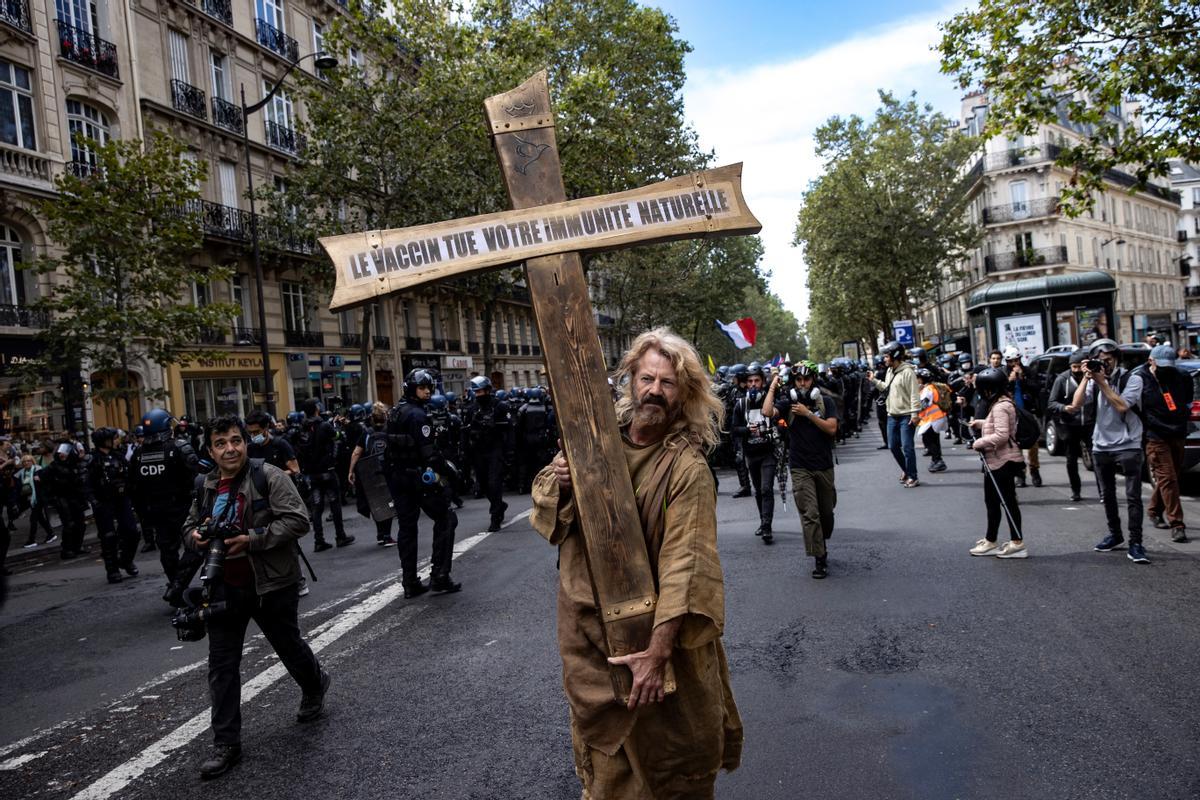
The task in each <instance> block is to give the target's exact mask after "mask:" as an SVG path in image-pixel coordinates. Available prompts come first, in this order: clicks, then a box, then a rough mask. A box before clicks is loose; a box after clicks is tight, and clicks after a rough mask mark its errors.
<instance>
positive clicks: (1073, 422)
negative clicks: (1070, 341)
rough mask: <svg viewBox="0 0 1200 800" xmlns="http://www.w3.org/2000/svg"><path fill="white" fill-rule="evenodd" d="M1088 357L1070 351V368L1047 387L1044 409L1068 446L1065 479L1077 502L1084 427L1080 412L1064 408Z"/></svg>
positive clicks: (1073, 499)
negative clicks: (1048, 390)
mask: <svg viewBox="0 0 1200 800" xmlns="http://www.w3.org/2000/svg"><path fill="white" fill-rule="evenodd" d="M1086 360H1087V352H1086V351H1084V350H1076V351H1075V352H1074V353H1071V360H1070V364H1069V369H1066V370H1063V371H1062V372H1061V373H1060V374H1059V376H1058V377H1057V378H1055V379H1054V385H1053V386H1052V387H1051V388H1050V397H1049V399H1048V400H1047V401H1046V406H1047V411H1049V412H1050V416H1052V417H1053V419H1054V422H1051V423H1050V424H1052V425H1053V424H1055V423H1057V424H1058V425H1059V426H1060V428H1059V430H1061V431H1062V438H1063V443H1064V444H1066V446H1067V481H1068V482H1069V483H1070V484H1071V500H1072V501H1073V502H1076V503H1077V502H1079V501H1080V500H1081V499H1082V496H1081V495H1080V492H1081V490H1082V488H1083V486H1082V483H1081V482H1080V480H1079V459H1080V458H1081V457H1082V456H1083V444H1084V441H1085V440H1086V438H1087V430H1086V429H1085V428H1084V426H1083V415H1082V414H1078V413H1075V414H1072V413H1071V412H1069V411H1067V407H1068V406H1069V405H1070V404H1071V399H1072V398H1073V397H1075V390H1076V389H1078V388H1079V384H1080V382H1081V381H1082V380H1083V362H1084V361H1086Z"/></svg>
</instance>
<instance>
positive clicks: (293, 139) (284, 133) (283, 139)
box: [266, 120, 308, 155]
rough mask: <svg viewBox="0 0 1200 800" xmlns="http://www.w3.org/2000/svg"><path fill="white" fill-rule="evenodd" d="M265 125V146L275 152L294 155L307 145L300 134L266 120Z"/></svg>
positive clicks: (306, 140) (305, 139) (304, 138)
mask: <svg viewBox="0 0 1200 800" xmlns="http://www.w3.org/2000/svg"><path fill="white" fill-rule="evenodd" d="M266 124H267V144H269V145H271V147H274V148H275V149H276V150H282V151H283V152H285V153H291V154H292V155H295V154H297V153H299V152H301V151H302V150H304V148H305V147H306V146H307V145H308V139H307V138H306V137H305V136H304V134H302V133H296V131H294V130H292V129H291V128H289V127H287V126H286V125H280V124H279V123H278V122H272V121H271V120H266Z"/></svg>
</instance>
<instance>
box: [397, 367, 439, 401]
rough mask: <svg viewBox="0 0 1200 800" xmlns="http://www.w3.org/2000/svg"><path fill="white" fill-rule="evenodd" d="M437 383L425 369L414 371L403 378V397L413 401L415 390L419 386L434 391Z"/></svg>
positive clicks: (415, 394)
mask: <svg viewBox="0 0 1200 800" xmlns="http://www.w3.org/2000/svg"><path fill="white" fill-rule="evenodd" d="M436 384H437V381H435V380H434V378H433V373H432V372H430V371H429V370H427V369H420V368H418V369H414V370H412V371H411V372H409V373H408V375H406V376H405V377H404V396H405V397H406V398H407V399H409V400H413V399H415V398H416V396H417V389H418V388H419V387H421V386H426V387H428V388H429V390H430V391H432V390H433V389H434V387H435V386H436Z"/></svg>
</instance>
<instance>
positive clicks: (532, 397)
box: [529, 386, 546, 403]
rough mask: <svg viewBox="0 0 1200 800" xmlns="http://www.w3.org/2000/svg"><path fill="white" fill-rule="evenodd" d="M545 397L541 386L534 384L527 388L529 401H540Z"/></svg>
mask: <svg viewBox="0 0 1200 800" xmlns="http://www.w3.org/2000/svg"><path fill="white" fill-rule="evenodd" d="M545 399H546V393H545V392H543V391H542V387H540V386H534V387H533V388H532V389H530V390H529V402H531V403H540V402H542V401H543V400H545Z"/></svg>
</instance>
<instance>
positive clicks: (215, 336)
mask: <svg viewBox="0 0 1200 800" xmlns="http://www.w3.org/2000/svg"><path fill="white" fill-rule="evenodd" d="M196 344H225V331H223V330H220V329H218V328H201V329H200V334H199V335H198V336H197V337H196Z"/></svg>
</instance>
